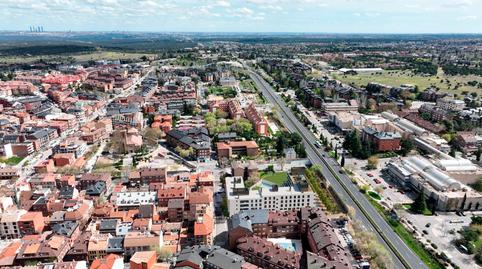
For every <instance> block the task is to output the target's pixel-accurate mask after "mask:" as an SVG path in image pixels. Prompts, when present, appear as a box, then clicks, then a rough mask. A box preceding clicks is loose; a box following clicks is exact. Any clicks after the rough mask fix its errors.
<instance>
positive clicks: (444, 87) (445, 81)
mask: <svg viewBox="0 0 482 269" xmlns="http://www.w3.org/2000/svg"><path fill="white" fill-rule="evenodd" d="M333 78H335V79H338V80H340V81H342V82H344V83H347V84H354V85H356V86H358V87H361V86H366V85H367V84H368V83H370V82H378V83H382V84H386V85H390V86H393V87H398V86H400V85H401V84H413V85H417V86H418V87H419V89H420V91H423V90H424V89H426V88H428V87H431V86H434V87H438V88H440V90H441V91H444V92H447V93H453V94H458V95H459V96H460V95H461V94H462V92H465V91H466V92H469V93H470V92H476V93H480V92H481V89H480V88H477V87H475V86H470V85H467V83H468V82H470V81H478V82H482V77H479V76H474V75H470V76H449V75H445V74H444V73H443V71H442V70H441V69H439V71H438V73H437V75H435V76H429V75H418V74H414V73H413V72H411V71H409V70H403V71H402V70H384V71H382V72H367V73H358V74H356V75H335V74H334V75H333ZM457 84H459V87H457V88H456V85H457Z"/></svg>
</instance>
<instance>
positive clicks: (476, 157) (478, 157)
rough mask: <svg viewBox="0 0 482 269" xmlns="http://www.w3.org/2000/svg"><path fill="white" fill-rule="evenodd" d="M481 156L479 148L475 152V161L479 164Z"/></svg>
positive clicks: (481, 152) (481, 149)
mask: <svg viewBox="0 0 482 269" xmlns="http://www.w3.org/2000/svg"><path fill="white" fill-rule="evenodd" d="M481 155H482V148H480V146H479V147H478V148H477V152H475V159H476V160H477V161H478V162H480V156H481Z"/></svg>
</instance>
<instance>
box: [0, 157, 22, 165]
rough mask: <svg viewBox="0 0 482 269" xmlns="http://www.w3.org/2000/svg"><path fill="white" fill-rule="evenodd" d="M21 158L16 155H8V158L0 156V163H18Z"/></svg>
mask: <svg viewBox="0 0 482 269" xmlns="http://www.w3.org/2000/svg"><path fill="white" fill-rule="evenodd" d="M22 160H23V157H17V156H13V157H10V158H7V159H5V158H0V163H4V164H8V165H16V164H18V163H19V162H21V161H22Z"/></svg>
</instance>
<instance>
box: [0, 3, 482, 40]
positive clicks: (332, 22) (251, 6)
mask: <svg viewBox="0 0 482 269" xmlns="http://www.w3.org/2000/svg"><path fill="white" fill-rule="evenodd" d="M480 14H482V0H442V1H438V0H419V1H417V0H405V1H402V0H393V1H387V0H339V1H327V0H292V1H290V0H234V1H226V0H224V1H223V0H221V1H217V0H197V1H196V0H164V1H163V0H142V1H132V0H51V1H42V0H40V1H39V0H2V1H1V2H0V16H1V17H2V21H1V22H0V30H2V31H5V30H15V31H29V30H30V27H31V26H36V27H37V26H42V27H43V29H44V31H69V30H72V31H145V32H315V33H481V32H482V18H481V15H480Z"/></svg>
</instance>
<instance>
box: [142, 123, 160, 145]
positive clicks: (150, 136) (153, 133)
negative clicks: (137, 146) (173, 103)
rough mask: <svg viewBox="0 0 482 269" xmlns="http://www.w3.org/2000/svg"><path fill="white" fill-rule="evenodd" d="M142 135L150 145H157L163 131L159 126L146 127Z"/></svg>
mask: <svg viewBox="0 0 482 269" xmlns="http://www.w3.org/2000/svg"><path fill="white" fill-rule="evenodd" d="M142 136H143V137H144V138H145V140H146V144H147V145H149V146H157V141H158V140H159V139H161V138H162V136H163V132H162V131H161V129H158V128H151V127H147V128H145V129H144V131H143V134H142Z"/></svg>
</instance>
